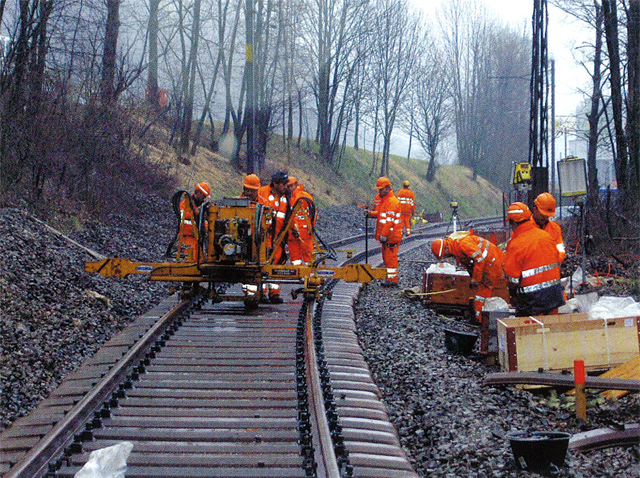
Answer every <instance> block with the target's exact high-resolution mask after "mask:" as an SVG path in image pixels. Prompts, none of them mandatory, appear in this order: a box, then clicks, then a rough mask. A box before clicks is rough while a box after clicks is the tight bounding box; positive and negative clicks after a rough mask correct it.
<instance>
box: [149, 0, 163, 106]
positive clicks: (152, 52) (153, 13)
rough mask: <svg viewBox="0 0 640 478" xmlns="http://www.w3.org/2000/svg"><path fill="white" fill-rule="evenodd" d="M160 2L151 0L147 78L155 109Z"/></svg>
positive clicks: (150, 100)
mask: <svg viewBox="0 0 640 478" xmlns="http://www.w3.org/2000/svg"><path fill="white" fill-rule="evenodd" d="M159 6H160V0H149V25H148V27H147V34H148V36H149V76H148V77H147V101H148V102H149V104H150V105H151V107H152V108H153V109H158V106H159V100H160V94H159V92H158V27H159V25H158V8H159Z"/></svg>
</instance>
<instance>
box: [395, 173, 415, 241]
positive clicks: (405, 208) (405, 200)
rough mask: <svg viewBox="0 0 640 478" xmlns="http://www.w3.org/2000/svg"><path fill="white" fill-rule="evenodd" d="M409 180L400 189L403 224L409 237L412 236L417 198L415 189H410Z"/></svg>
mask: <svg viewBox="0 0 640 478" xmlns="http://www.w3.org/2000/svg"><path fill="white" fill-rule="evenodd" d="M409 186H410V183H409V181H405V182H404V183H402V187H401V188H400V190H399V191H398V201H400V212H402V224H403V226H404V229H405V231H406V234H407V237H410V236H411V218H412V217H413V214H414V213H415V212H416V198H415V195H414V194H413V191H412V190H411V189H409Z"/></svg>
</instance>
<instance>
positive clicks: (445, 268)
mask: <svg viewBox="0 0 640 478" xmlns="http://www.w3.org/2000/svg"><path fill="white" fill-rule="evenodd" d="M426 272H427V274H452V275H464V276H468V275H469V274H468V273H467V271H459V270H456V266H454V265H453V264H449V263H448V262H437V263H435V264H431V265H430V266H429V267H428V268H427V271H426Z"/></svg>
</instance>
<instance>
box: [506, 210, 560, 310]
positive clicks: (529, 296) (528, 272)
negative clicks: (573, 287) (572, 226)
mask: <svg viewBox="0 0 640 478" xmlns="http://www.w3.org/2000/svg"><path fill="white" fill-rule="evenodd" d="M559 260H560V258H559V253H558V249H557V248H556V244H555V242H554V241H553V239H552V238H551V236H550V235H549V234H548V233H547V232H545V231H543V230H542V229H540V228H539V227H538V225H537V224H536V223H535V221H534V220H533V219H529V220H528V221H525V222H523V223H521V224H520V225H519V226H518V227H517V228H516V229H515V230H514V231H513V234H512V236H511V240H510V241H509V243H508V244H507V253H506V256H505V259H504V273H505V275H506V276H507V279H508V280H509V293H510V295H511V303H512V304H513V305H514V306H515V308H516V316H526V315H545V314H549V313H555V312H556V311H557V308H558V307H560V306H561V305H563V304H564V297H563V290H562V285H561V284H560V265H559Z"/></svg>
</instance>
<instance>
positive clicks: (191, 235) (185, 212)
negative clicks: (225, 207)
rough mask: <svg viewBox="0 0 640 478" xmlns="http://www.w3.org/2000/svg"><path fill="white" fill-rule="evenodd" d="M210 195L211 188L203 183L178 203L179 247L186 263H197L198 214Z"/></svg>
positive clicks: (197, 185)
mask: <svg viewBox="0 0 640 478" xmlns="http://www.w3.org/2000/svg"><path fill="white" fill-rule="evenodd" d="M210 194H211V187H210V186H209V185H208V184H207V183H206V182H204V181H201V182H199V183H198V184H196V186H195V188H194V191H193V194H191V195H190V196H189V197H185V198H184V199H183V200H182V201H181V202H180V206H179V209H180V231H179V239H180V242H179V247H180V251H181V252H182V253H184V254H185V257H186V260H187V261H192V262H198V259H199V253H198V213H199V208H200V206H201V205H202V203H204V201H205V200H206V199H207V198H208V197H209V195H210Z"/></svg>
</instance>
